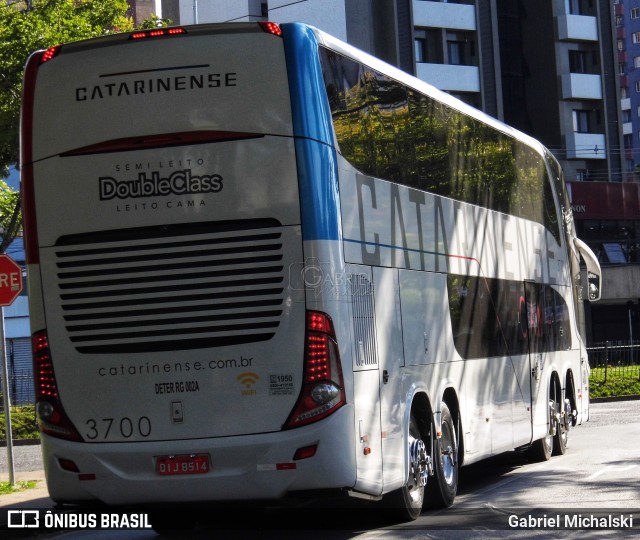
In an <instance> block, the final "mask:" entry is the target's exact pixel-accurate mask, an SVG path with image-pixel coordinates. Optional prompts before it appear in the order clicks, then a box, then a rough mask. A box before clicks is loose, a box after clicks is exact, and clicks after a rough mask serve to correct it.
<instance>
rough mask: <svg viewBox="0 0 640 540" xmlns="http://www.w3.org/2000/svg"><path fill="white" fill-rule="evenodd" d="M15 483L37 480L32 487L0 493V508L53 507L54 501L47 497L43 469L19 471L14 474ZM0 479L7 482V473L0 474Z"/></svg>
mask: <svg viewBox="0 0 640 540" xmlns="http://www.w3.org/2000/svg"><path fill="white" fill-rule="evenodd" d="M15 479H16V483H17V482H21V481H27V480H35V481H36V482H37V484H36V486H35V487H34V488H30V489H23V490H21V491H17V492H15V493H8V494H6V495H0V508H5V509H7V508H8V509H11V508H18V509H26V508H29V509H35V508H43V509H48V508H53V507H54V506H55V503H54V502H53V501H52V500H51V499H50V498H49V491H48V490H47V483H46V481H45V478H44V471H43V470H39V471H19V472H16V475H15ZM0 481H2V482H8V481H9V475H8V474H7V473H2V474H0Z"/></svg>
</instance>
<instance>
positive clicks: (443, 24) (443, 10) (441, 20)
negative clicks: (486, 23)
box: [413, 0, 476, 31]
mask: <svg viewBox="0 0 640 540" xmlns="http://www.w3.org/2000/svg"><path fill="white" fill-rule="evenodd" d="M413 25H414V26H421V27H425V28H450V29H453V30H471V31H473V30H476V7H475V6H473V5H467V4H449V3H443V2H429V1H427V0H413Z"/></svg>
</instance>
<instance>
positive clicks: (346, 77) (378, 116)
mask: <svg viewBox="0 0 640 540" xmlns="http://www.w3.org/2000/svg"><path fill="white" fill-rule="evenodd" d="M322 65H323V71H324V77H325V81H326V87H327V94H328V98H329V104H330V107H331V112H332V116H333V123H334V129H335V132H336V138H337V140H338V146H339V150H340V153H341V154H342V155H343V156H344V157H345V159H347V160H348V161H349V162H350V163H351V164H352V165H353V166H354V167H355V168H357V169H358V170H360V171H361V172H362V173H364V174H367V175H370V176H376V177H378V178H383V179H385V180H391V181H394V182H399V183H402V184H405V185H407V186H410V187H414V188H418V189H421V190H424V191H429V192H432V193H435V194H438V195H443V196H445V197H450V198H453V199H456V200H459V201H462V202H467V203H471V204H475V205H479V206H483V207H486V208H490V209H492V210H496V211H499V212H504V213H507V214H513V215H516V216H520V217H523V218H526V219H529V220H532V221H536V222H538V223H541V224H543V225H545V226H546V227H547V228H548V229H549V230H550V231H551V232H552V233H553V235H554V236H555V238H556V239H557V240H558V242H559V241H560V232H559V228H558V219H557V217H556V216H557V215H556V206H555V203H554V198H553V191H552V188H551V185H550V183H549V179H548V176H547V172H546V167H545V162H544V160H543V158H542V156H540V154H538V152H536V151H535V150H534V149H533V148H531V147H529V146H527V145H525V144H524V143H521V142H520V141H517V140H516V139H514V138H512V137H510V136H508V135H506V134H504V133H502V132H500V131H498V130H496V129H494V128H492V127H490V126H488V125H487V124H484V123H483V122H480V121H479V120H476V119H474V118H472V117H470V116H467V115H465V114H463V113H461V112H460V111H457V110H455V109H453V108H451V107H448V106H446V105H445V104H443V103H440V102H438V101H437V100H435V99H433V98H431V97H429V96H426V95H424V94H421V93H419V92H417V91H416V90H413V89H411V88H407V87H405V86H404V85H402V84H401V83H399V82H397V81H395V80H393V79H391V78H389V77H387V76H385V75H383V74H380V73H377V72H376V71H374V70H373V69H371V68H369V67H366V66H363V65H361V64H359V63H357V62H355V61H353V60H350V59H348V58H345V57H342V56H340V55H338V54H336V53H334V52H331V51H328V50H325V49H323V50H322Z"/></svg>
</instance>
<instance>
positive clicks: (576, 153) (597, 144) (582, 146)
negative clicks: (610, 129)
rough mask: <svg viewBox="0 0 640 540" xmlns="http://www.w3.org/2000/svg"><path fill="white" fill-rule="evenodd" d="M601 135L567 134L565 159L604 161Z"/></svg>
mask: <svg viewBox="0 0 640 540" xmlns="http://www.w3.org/2000/svg"><path fill="white" fill-rule="evenodd" d="M605 149H606V146H605V136H604V134H603V133H569V134H568V135H567V159H606V158H607V153H606V151H605Z"/></svg>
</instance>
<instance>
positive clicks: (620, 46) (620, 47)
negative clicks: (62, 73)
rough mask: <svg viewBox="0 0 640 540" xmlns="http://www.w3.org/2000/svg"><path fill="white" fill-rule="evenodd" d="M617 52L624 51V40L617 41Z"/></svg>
mask: <svg viewBox="0 0 640 540" xmlns="http://www.w3.org/2000/svg"><path fill="white" fill-rule="evenodd" d="M618 50H619V51H624V39H619V40H618Z"/></svg>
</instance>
